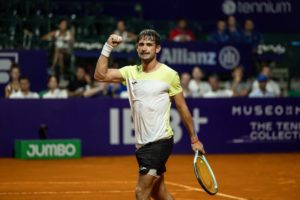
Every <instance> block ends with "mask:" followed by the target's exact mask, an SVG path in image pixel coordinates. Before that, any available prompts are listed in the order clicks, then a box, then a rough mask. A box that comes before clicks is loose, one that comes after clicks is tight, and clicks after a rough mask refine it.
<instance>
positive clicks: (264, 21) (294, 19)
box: [142, 0, 300, 33]
mask: <svg viewBox="0 0 300 200" xmlns="http://www.w3.org/2000/svg"><path fill="white" fill-rule="evenodd" d="M142 4H143V5H144V6H143V7H144V8H145V9H144V10H143V14H144V15H143V17H144V18H145V19H146V20H154V19H156V20H161V19H165V20H172V21H174V19H176V18H180V17H182V16H184V17H185V18H187V19H188V20H193V21H199V24H200V25H202V26H201V28H202V30H203V31H204V32H209V31H213V30H215V24H211V25H208V24H207V22H211V23H213V22H217V20H218V19H221V18H226V17H227V16H229V15H234V16H235V17H236V19H237V22H238V24H239V25H240V27H243V22H244V20H245V19H252V20H253V21H254V23H255V24H256V27H257V29H258V30H259V31H261V32H279V33H290V32H295V33H297V32H299V30H300V27H299V26H295V24H299V19H300V13H299V12H298V11H299V9H300V2H299V1H296V0H214V1H205V2H204V1H203V2H202V1H201V2H198V1H191V0H190V1H181V0H173V1H172V4H170V3H169V2H168V1H160V7H161V8H170V9H168V15H166V14H165V12H166V11H165V10H164V9H160V10H157V9H156V4H153V3H152V2H150V1H146V0H144V1H142ZM153 10H156V12H155V15H153ZM205 22H206V23H205Z"/></svg>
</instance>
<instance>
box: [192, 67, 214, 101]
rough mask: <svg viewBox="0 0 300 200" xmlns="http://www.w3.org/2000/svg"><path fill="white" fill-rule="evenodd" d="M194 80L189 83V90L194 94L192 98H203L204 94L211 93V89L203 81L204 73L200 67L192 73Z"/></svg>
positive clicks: (195, 68)
mask: <svg viewBox="0 0 300 200" xmlns="http://www.w3.org/2000/svg"><path fill="white" fill-rule="evenodd" d="M192 76H193V79H192V80H191V81H190V83H189V89H190V91H191V92H192V97H202V96H203V94H205V93H207V92H209V91H211V87H210V86H209V84H208V83H207V82H205V81H202V79H203V76H204V75H203V72H202V70H201V68H200V67H198V66H196V67H194V69H193V73H192Z"/></svg>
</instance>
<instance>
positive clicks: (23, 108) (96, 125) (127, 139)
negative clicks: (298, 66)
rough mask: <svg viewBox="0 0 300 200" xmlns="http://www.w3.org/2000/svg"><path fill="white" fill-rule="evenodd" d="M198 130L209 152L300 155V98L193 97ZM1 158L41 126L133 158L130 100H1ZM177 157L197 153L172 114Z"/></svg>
mask: <svg viewBox="0 0 300 200" xmlns="http://www.w3.org/2000/svg"><path fill="white" fill-rule="evenodd" d="M187 103H188V106H189V108H190V110H191V113H192V115H193V119H194V124H195V129H196V132H197V133H198V136H199V138H200V139H201V140H202V141H203V143H204V145H205V148H206V151H207V152H208V153H251V152H291V151H300V104H299V99H298V98H289V99H288V98H274V99H247V98H243V99H240V98H233V99H187ZM0 110H1V112H0V157H9V156H12V155H13V146H14V141H15V140H16V139H38V128H39V126H40V125H41V124H47V126H48V138H49V139H72V138H78V139H80V140H81V141H82V154H83V155H84V156H94V155H131V154H134V151H135V147H134V146H135V145H134V144H135V138H134V131H133V124H132V118H131V111H130V108H129V103H128V101H127V100H118V99H69V100H6V99H0ZM170 114H171V126H172V128H173V130H174V133H175V136H174V141H175V146H174V151H173V152H174V153H180V154H186V153H191V148H190V141H189V137H188V134H187V132H186V129H185V128H184V127H183V124H182V121H181V119H180V116H179V113H178V112H177V110H176V109H175V108H172V110H171V113H170Z"/></svg>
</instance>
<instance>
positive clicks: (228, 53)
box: [218, 46, 240, 69]
mask: <svg viewBox="0 0 300 200" xmlns="http://www.w3.org/2000/svg"><path fill="white" fill-rule="evenodd" d="M218 58H219V63H220V65H221V66H222V67H224V68H225V69H233V68H234V67H236V66H237V65H239V63H240V53H239V51H238V50H237V49H236V48H235V47H233V46H225V47H223V48H222V49H221V51H220V53H219V57H218Z"/></svg>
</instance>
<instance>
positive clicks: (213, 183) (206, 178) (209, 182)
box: [194, 151, 218, 195]
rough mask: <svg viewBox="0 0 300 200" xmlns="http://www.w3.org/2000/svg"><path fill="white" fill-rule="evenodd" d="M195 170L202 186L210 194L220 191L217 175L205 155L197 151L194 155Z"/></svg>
mask: <svg viewBox="0 0 300 200" xmlns="http://www.w3.org/2000/svg"><path fill="white" fill-rule="evenodd" d="M194 171H195V174H196V178H197V180H198V182H199V184H200V185H201V187H202V188H203V189H204V190H205V191H206V192H207V193H208V194H210V195H215V194H216V193H217V192H218V184H217V180H216V178H215V175H214V173H213V171H212V169H211V167H210V165H209V163H208V161H207V160H206V158H205V156H204V155H202V154H200V153H199V151H196V153H195V157H194Z"/></svg>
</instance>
